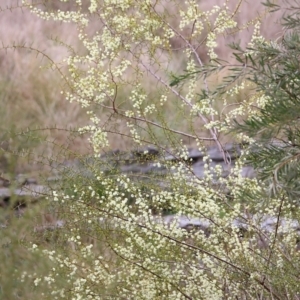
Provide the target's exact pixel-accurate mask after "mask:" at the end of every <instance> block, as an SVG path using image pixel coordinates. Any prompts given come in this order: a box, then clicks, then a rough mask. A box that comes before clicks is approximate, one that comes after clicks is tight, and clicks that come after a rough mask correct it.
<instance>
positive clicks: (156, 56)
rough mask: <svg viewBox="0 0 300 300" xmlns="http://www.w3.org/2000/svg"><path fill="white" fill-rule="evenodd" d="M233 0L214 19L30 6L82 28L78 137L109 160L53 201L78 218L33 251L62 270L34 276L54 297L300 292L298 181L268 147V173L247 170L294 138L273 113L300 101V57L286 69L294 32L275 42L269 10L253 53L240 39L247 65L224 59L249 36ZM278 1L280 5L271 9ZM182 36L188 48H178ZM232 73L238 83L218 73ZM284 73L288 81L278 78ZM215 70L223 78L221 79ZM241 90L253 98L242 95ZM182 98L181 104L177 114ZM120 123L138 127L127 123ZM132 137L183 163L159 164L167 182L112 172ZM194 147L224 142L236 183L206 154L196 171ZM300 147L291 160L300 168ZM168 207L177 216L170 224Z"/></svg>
mask: <svg viewBox="0 0 300 300" xmlns="http://www.w3.org/2000/svg"><path fill="white" fill-rule="evenodd" d="M227 2H228V1H226V2H224V4H223V5H222V6H215V7H213V8H212V9H210V10H208V11H202V10H201V6H200V4H199V3H198V2H197V1H186V2H182V1H162V0H157V1H145V0H143V1H130V0H123V1H114V0H103V1H95V0H91V1H90V5H89V7H88V11H86V9H85V8H83V7H82V3H81V1H80V0H77V1H76V9H75V10H72V11H71V10H70V11H52V12H49V11H45V10H43V9H42V8H40V7H39V6H38V5H31V11H32V12H33V13H34V14H36V15H38V16H40V17H41V18H43V19H45V20H49V19H54V20H57V21H60V22H73V23H75V24H76V25H77V26H78V37H79V39H80V41H81V42H82V45H83V46H84V50H83V51H82V53H81V52H78V53H76V52H74V53H71V54H70V56H69V57H67V58H66V59H65V60H64V61H63V63H64V64H65V65H66V66H67V67H68V73H67V74H65V75H63V80H64V81H65V83H66V86H67V87H68V88H67V89H66V90H65V91H63V93H64V94H65V96H66V99H67V100H69V101H71V102H72V101H76V102H79V103H80V104H81V105H82V107H83V108H86V109H87V110H88V114H89V115H90V124H87V126H85V127H83V128H80V129H79V131H80V132H81V133H89V134H90V140H89V141H90V144H91V146H92V148H93V151H94V159H95V160H94V161H97V159H98V164H94V165H93V164H91V165H89V171H90V173H91V176H87V177H85V176H83V175H82V176H80V175H79V176H73V174H69V178H68V180H67V182H66V183H64V187H63V189H57V191H54V192H53V194H52V195H51V197H50V198H49V200H50V201H52V202H53V203H54V204H53V205H57V206H58V207H59V209H60V210H61V211H62V213H63V215H64V218H65V226H64V228H62V229H61V231H60V239H59V240H58V242H57V244H56V249H55V250H53V249H51V250H49V249H43V248H42V247H40V246H36V245H35V244H34V245H33V246H32V251H33V252H38V253H40V252H42V253H44V254H45V256H46V257H48V258H49V259H50V261H51V262H52V263H53V265H54V267H53V269H52V270H51V271H50V272H49V274H48V276H47V277H43V278H40V277H38V275H36V277H35V279H34V281H33V282H32V284H33V286H36V287H37V288H39V287H43V288H44V289H46V290H47V289H48V290H49V293H48V295H49V299H50V298H51V299H296V298H297V297H298V295H299V287H298V280H299V272H298V270H299V255H298V252H297V247H296V241H297V238H298V236H297V232H295V231H294V230H293V226H294V223H295V220H297V219H298V218H299V212H298V210H299V209H298V206H296V204H295V202H294V201H295V195H293V197H291V196H290V193H289V192H288V189H287V188H286V187H287V185H285V186H284V188H283V187H282V186H281V183H282V182H283V180H282V178H286V173H288V172H287V169H285V170H284V172H283V173H282V172H281V173H280V171H281V170H282V167H281V166H277V167H276V168H275V169H274V168H273V169H272V166H274V164H273V162H274V160H273V161H272V159H273V158H274V155H273V154H274V153H270V152H269V154H270V156H269V157H267V155H266V154H265V156H264V160H265V163H266V164H267V165H268V166H269V173H268V174H267V176H266V174H265V173H264V172H262V173H263V174H262V175H263V177H262V179H260V177H258V178H256V179H249V178H244V177H242V175H241V169H242V167H243V165H244V164H245V163H246V162H247V160H248V161H250V162H252V163H254V164H255V163H257V165H258V166H259V167H260V169H258V174H260V171H264V167H263V164H262V162H263V161H262V160H259V159H258V158H257V154H256V153H266V152H263V151H266V150H265V148H264V146H265V145H266V144H267V143H269V142H270V140H272V139H275V138H276V139H280V138H281V140H283V141H284V142H285V140H284V138H282V135H283V134H284V132H286V131H287V129H288V128H287V127H284V126H283V127H282V122H281V121H280V120H281V119H280V114H278V117H277V116H276V118H275V115H274V114H272V115H268V114H267V113H268V111H269V110H270V109H271V108H272V112H275V111H276V105H277V104H278V103H280V104H282V106H283V105H285V106H284V107H289V105H290V104H292V103H293V104H295V105H296V104H298V103H297V100H298V98H297V96H296V95H295V96H291V89H293V88H295V87H296V86H298V85H297V82H298V77H297V76H296V75H295V76H296V77H295V78H294V77H293V80H292V79H290V80H291V81H289V80H287V79H286V78H287V77H285V76H286V75H287V74H289V73H288V71H287V70H289V71H290V70H291V69H288V66H289V65H288V64H289V63H290V65H293V66H295V65H296V60H294V61H288V60H285V61H284V62H282V56H281V55H282V53H285V51H287V52H288V51H290V50H293V49H292V47H291V46H292V44H291V42H290V43H289V42H288V41H289V36H284V37H283V39H282V41H281V40H279V41H277V42H268V41H266V40H265V39H264V38H263V37H261V36H260V34H259V24H260V17H259V16H258V17H257V18H256V19H254V20H252V22H250V23H249V24H248V26H251V25H255V31H254V34H253V37H252V39H251V41H249V47H248V48H247V49H245V50H243V49H241V48H239V47H238V46H237V45H235V46H234V50H233V52H234V54H235V59H236V61H235V62H232V63H231V64H229V63H228V64H226V63H224V62H222V61H219V60H218V55H217V53H216V51H215V48H216V47H217V45H218V43H217V41H218V37H219V36H222V35H224V34H225V35H226V34H230V33H231V32H234V31H236V30H239V27H238V24H237V23H236V21H235V18H236V15H237V14H238V10H239V7H240V5H241V4H242V2H243V1H242V0H241V1H238V2H237V3H236V6H235V7H234V9H229V8H228V6H227V4H228V3H227ZM274 5H275V4H271V3H269V4H268V6H269V8H270V9H274V7H275V8H276V5H275V6H274ZM287 20H288V21H290V19H287ZM91 22H97V24H98V28H97V31H92V30H90V28H89V24H90V23H91ZM295 36H296V33H295ZM292 37H293V36H292ZM293 38H294V44H293V45H294V47H296V46H295V45H296V41H297V38H295V37H293ZM178 39H179V40H180V41H181V43H182V46H181V47H180V49H176V48H174V47H173V46H172V42H174V41H175V40H178ZM286 43H287V44H288V45H289V46H288V47H287V46H286V45H287V44H286ZM200 47H205V49H206V51H207V55H208V57H209V62H207V63H204V62H203V61H202V59H201V54H200V51H199V48H200ZM294 51H296V50H295V49H294ZM288 53H290V52H288ZM294 57H296V54H295V56H294ZM285 58H287V57H285ZM268 59H270V60H271V62H272V63H268ZM286 61H287V64H286V65H285V64H284V63H286ZM176 62H179V64H180V65H179V66H178V65H176ZM292 62H293V63H294V64H292ZM265 65H266V66H268V70H266V69H264V66H265ZM53 67H58V65H53ZM276 68H277V69H276ZM222 70H225V71H226V73H225V75H222V74H224V73H219V72H221V71H222ZM272 70H274V73H272ZM283 70H285V73H281V75H282V76H281V77H280V74H279V73H276V76H272V75H273V74H275V72H277V71H283ZM294 71H295V70H294ZM216 72H217V73H218V74H221V75H220V76H222V78H221V79H222V80H221V82H222V84H219V85H216V83H212V82H211V80H212V78H214V77H213V76H215V75H214V74H215V73H216ZM294 74H295V73H294ZM283 75H285V76H283ZM267 79H269V81H268V80H267ZM284 80H287V81H284ZM153 86H155V89H153ZM278 88H279V91H281V93H280V94H278ZM241 91H242V92H243V93H244V94H240V93H241ZM271 91H272V92H271ZM238 95H242V96H241V97H243V98H242V99H240V100H236V99H238ZM292 95H293V94H292ZM279 96H280V97H283V96H285V98H284V99H285V103H282V102H280V101H279V100H278V101H276V99H277V97H279ZM280 99H281V98H280ZM169 102H172V103H173V106H172V107H174V108H175V107H177V108H178V110H177V111H170V110H169V108H170V106H169V105H168V103H169ZM277 108H278V107H277ZM168 114H178V115H179V116H180V118H181V121H182V122H183V123H187V124H188V128H189V130H188V131H187V130H185V131H183V130H181V124H178V123H176V122H170V123H168V122H167V121H166V120H170V118H167V116H168ZM266 116H268V117H269V119H266ZM272 117H274V118H275V120H274V119H272ZM245 119H246V121H245V122H244V121H243V120H245ZM119 120H125V123H122V124H126V126H127V127H126V128H120V127H119V126H118V121H119ZM233 120H235V121H236V122H233ZM277 121H278V122H277ZM296 121H297V120H295V124H296ZM276 122H277V123H276ZM236 124H238V125H236ZM247 126H248V127H247ZM251 126H252V127H251ZM255 126H256V127H255ZM278 126H279V127H278ZM265 128H266V130H265ZM251 129H252V130H251ZM276 129H277V130H276ZM233 130H235V132H237V133H236V134H235V136H234V137H233V138H234V139H235V142H239V143H245V142H246V143H247V144H250V145H255V147H254V148H255V149H256V148H257V147H258V148H259V150H257V151H258V152H253V151H252V150H251V148H250V149H249V148H247V147H244V148H243V149H242V155H241V157H240V159H239V160H238V161H237V163H236V164H235V166H231V162H230V160H231V158H230V155H229V153H228V152H227V151H226V149H225V147H224V143H223V142H222V141H223V140H224V134H225V133H227V132H229V131H233ZM265 131H267V133H268V134H267V135H264V132H265ZM292 133H294V135H293V139H292V140H290V142H291V143H293V141H297V138H298V131H297V130H296V131H292ZM123 137H124V139H125V138H126V139H129V140H131V141H132V145H134V146H136V147H139V149H146V148H145V147H146V146H147V145H155V146H156V147H157V148H158V149H159V150H161V151H166V152H168V153H169V154H171V155H173V156H175V157H176V158H177V163H171V162H169V161H161V162H158V164H157V167H158V168H159V167H161V166H163V167H164V168H167V169H168V170H169V173H168V174H169V175H168V176H164V177H163V178H161V179H160V180H159V181H156V180H155V179H156V178H157V176H158V175H157V174H154V175H153V178H151V176H149V177H150V179H149V178H148V180H146V181H145V180H143V179H142V178H141V177H140V178H135V176H125V175H124V174H119V173H118V172H117V171H116V170H114V169H112V170H109V171H108V172H107V171H103V169H101V167H100V166H101V165H102V164H105V161H103V162H101V156H100V154H101V153H102V152H103V151H105V150H107V149H108V148H109V144H110V140H111V139H113V138H123ZM187 141H192V142H193V143H194V144H195V145H197V147H198V148H199V150H201V151H204V152H205V151H206V146H207V145H208V142H213V143H215V144H216V145H217V146H218V149H219V151H220V153H222V156H223V161H224V167H223V168H224V169H226V170H228V171H229V173H230V175H229V176H227V177H226V178H223V177H222V176H221V174H222V172H223V170H222V167H217V168H214V166H213V164H212V160H211V158H210V156H209V155H205V156H204V159H203V160H204V166H205V177H204V178H198V177H197V176H196V175H195V174H194V173H193V170H192V169H191V167H190V165H189V161H188V149H187V147H186V146H185V144H186V142H187ZM295 143H296V142H295ZM293 145H294V144H293ZM295 145H298V144H297V143H296V144H295ZM270 147H275V146H270ZM280 147H281V146H280ZM280 147H277V148H276V149H275V148H274V149H275V150H274V152H276V151H280V149H282V148H280ZM261 149H262V150H261ZM272 149H273V148H272ZM297 149H298V148H295V146H294V148H293V149H292V150H293V151H292V150H291V151H290V152H289V154H290V157H289V162H290V161H292V162H293V163H294V165H296V163H297V157H298V156H297V155H298V154H297V153H296V151H297ZM251 151H252V152H251ZM253 153H254V154H253ZM285 153H286V152H285ZM295 153H296V154H295ZM251 155H252V156H253V155H254V157H255V159H252V160H251V157H252V156H251ZM274 159H275V161H276V157H275V158H274ZM268 160H269V161H270V162H271V163H269V164H268V163H267V162H266V161H268ZM99 161H100V163H99ZM278 164H280V162H278ZM284 165H285V166H288V162H287V163H285V164H284ZM295 169H296V170H298V169H297V166H295ZM274 170H275V171H274ZM279 170H280V171H279ZM279 173H280V176H277V174H279ZM273 175H274V176H275V179H276V180H275V181H274V180H273V181H272V184H273V185H271V186H272V187H274V184H275V185H276V188H273V193H269V192H268V188H269V187H270V184H269V181H268V180H270V179H272V176H273ZM265 179H267V180H265ZM288 180H289V182H291V181H292V180H293V178H289V179H288ZM162 183H163V186H164V188H162ZM70 191H71V192H70ZM166 211H169V212H175V213H176V215H177V217H174V219H173V221H172V222H169V223H166V222H165V218H164V215H163V214H164V212H166ZM181 215H184V216H187V217H188V218H198V219H201V220H204V221H206V222H208V223H209V232H205V231H202V230H197V229H196V228H193V229H191V230H186V229H183V228H181V227H180V226H178V218H179V217H180V216H181ZM265 217H270V218H275V223H274V227H273V229H272V230H269V231H268V232H267V231H265V230H263V229H262V227H261V226H260V224H261V222H262V221H263V220H264V218H265ZM62 277H63V278H64V285H63V286H61V285H60V284H59V283H60V280H61V278H62ZM45 297H47V296H45Z"/></svg>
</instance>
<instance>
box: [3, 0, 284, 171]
mask: <svg viewBox="0 0 300 300" xmlns="http://www.w3.org/2000/svg"><path fill="white" fill-rule="evenodd" d="M223 2H224V0H214V1H201V7H202V8H203V10H207V9H210V8H211V7H212V6H214V5H222V4H223ZM46 3H48V2H46ZM237 3H238V0H233V1H229V6H230V8H232V9H233V10H235V8H236V7H237ZM18 4H20V2H18V1H14V0H2V1H1V8H2V9H3V11H1V12H0V15H1V18H0V40H1V43H2V45H3V47H2V50H1V51H0V67H1V74H0V96H1V98H0V99H1V101H0V114H1V119H0V139H1V140H0V145H1V148H2V152H3V153H4V154H3V153H2V157H3V155H4V156H5V159H6V161H7V160H8V161H10V160H12V159H13V160H15V158H16V156H15V155H12V154H11V153H10V152H9V151H7V150H8V149H11V150H15V151H17V152H18V151H20V150H22V149H25V148H31V149H34V151H35V153H36V156H38V155H40V154H41V153H42V154H43V155H45V156H51V155H53V154H54V152H55V151H54V148H55V147H53V145H54V144H56V145H63V147H64V148H68V150H70V151H74V152H76V153H79V154H84V153H88V152H89V151H90V150H89V149H88V147H87V142H86V139H85V138H84V137H76V138H71V139H70V132H69V131H68V130H55V129H53V128H55V127H57V128H65V129H70V128H76V127H80V126H81V125H83V124H86V123H87V122H88V118H87V116H86V114H85V112H84V111H83V110H82V109H81V108H80V107H79V105H77V104H70V103H67V102H66V101H65V99H64V97H63V95H61V94H60V91H61V90H62V89H63V82H62V81H61V78H60V76H59V74H58V72H57V71H53V70H45V69H42V70H41V69H40V65H43V66H46V65H47V63H48V62H49V61H47V58H46V57H45V56H43V55H42V54H41V53H39V52H36V51H30V50H29V49H28V48H26V47H31V48H34V49H38V50H40V51H42V52H43V53H44V54H45V55H47V56H48V57H50V58H51V59H52V60H53V61H54V62H60V61H61V60H62V59H63V58H64V57H65V56H66V55H67V49H66V48H65V47H64V46H62V45H61V44H59V43H57V42H55V41H54V39H56V38H57V39H59V40H61V41H63V42H64V43H66V44H68V45H72V46H73V47H74V48H75V49H76V50H77V51H80V50H81V46H80V44H79V42H78V39H77V31H76V28H75V26H73V25H72V24H60V23H55V22H51V21H48V22H45V21H43V20H40V19H39V18H37V17H36V16H35V15H33V14H31V13H30V12H29V11H27V10H26V9H20V8H17V6H18ZM86 4H88V1H86ZM6 7H8V8H13V7H16V8H15V9H5V8H6ZM57 8H61V9H70V8H71V6H70V4H65V6H63V4H61V3H60V2H59V1H58V0H52V1H50V2H49V3H48V4H47V8H46V9H57ZM166 8H167V9H168V10H169V11H170V13H171V14H172V13H174V12H172V8H171V7H168V6H166V7H165V8H163V7H162V8H161V9H166ZM263 10H264V7H263V6H262V5H261V4H260V0H255V1H250V0H249V1H246V2H243V4H242V5H241V6H240V7H239V11H240V12H239V13H237V15H236V18H237V21H238V23H239V27H240V28H243V27H244V26H245V25H246V24H247V22H249V21H250V20H253V19H254V18H255V17H256V16H257V13H258V12H259V11H263ZM277 19H278V14H277V15H276V14H275V15H273V16H272V17H269V18H267V19H266V20H265V22H264V23H263V26H262V32H263V34H264V35H265V36H266V37H267V38H276V37H277V36H278V35H279V34H280V27H279V26H278V25H276V24H275V22H276V21H277ZM176 22H177V19H176V18H174V25H175V24H176ZM270 24H271V25H270ZM94 26H95V28H96V26H97V23H94ZM91 30H94V28H91ZM252 31H253V28H252V27H251V26H250V27H249V28H248V29H247V30H243V31H241V32H236V33H234V34H232V35H230V36H229V37H226V38H220V39H219V47H218V50H217V52H218V54H219V55H220V57H222V58H224V59H230V57H229V55H230V51H229V50H228V48H227V47H226V45H227V44H228V43H229V42H231V41H232V40H240V41H241V44H242V45H245V44H246V42H247V41H249V38H250V36H251V34H252ZM171 44H172V47H173V48H174V53H177V54H176V57H175V58H174V59H173V60H172V61H171V64H170V65H169V68H170V69H171V70H172V71H174V72H180V71H182V69H183V68H184V65H185V61H184V59H183V58H182V57H181V54H180V53H181V51H182V49H181V47H182V44H181V42H180V41H179V40H178V39H176V38H174V39H173V40H171ZM13 45H19V46H20V45H24V46H26V47H25V48H17V49H14V48H11V46H13ZM6 47H7V48H6ZM198 51H199V53H200V56H201V58H202V59H203V61H206V59H207V56H206V49H205V47H199V50H198ZM146 80H148V79H146ZM213 80H215V81H218V78H214V79H213ZM149 85H151V86H153V88H152V89H153V90H152V91H151V94H152V95H153V96H152V97H153V98H154V97H155V94H156V91H155V88H156V85H153V84H152V83H151V81H149ZM124 99H126V90H124V92H123V95H121V99H120V101H123V100H124ZM175 102H176V101H171V102H169V103H167V104H166V105H165V106H164V107H163V109H164V111H165V113H164V114H163V115H164V117H166V118H167V123H168V122H169V123H170V124H171V125H172V127H173V128H175V129H185V130H189V127H191V124H190V123H188V121H185V118H182V113H180V112H176V111H177V108H176V105H175V106H174V104H173V103H175ZM104 117H106V118H109V117H110V115H109V114H106V115H105V116H104ZM104 120H105V118H104ZM192 125H193V126H196V127H197V126H198V127H199V126H201V124H200V123H199V124H197V122H196V123H194V124H192ZM113 126H114V128H111V131H121V132H122V133H124V134H126V133H127V129H126V126H125V122H124V120H122V119H118V118H116V119H115V121H114V125H113ZM28 127H30V128H31V129H34V128H49V129H50V128H52V130H37V131H34V134H33V135H34V141H35V142H34V143H33V144H32V145H29V143H28V142H27V140H28V138H27V136H24V135H15V133H16V132H19V131H24V130H25V129H26V128H28ZM16 137H18V138H16ZM162 138H163V137H162ZM45 139H47V140H48V141H49V142H50V143H46V144H45V143H44V141H45ZM24 141H26V142H24ZM110 142H111V147H112V148H123V149H124V148H128V147H130V143H131V142H130V141H129V140H126V139H125V138H116V136H115V135H114V134H112V135H111V136H110ZM185 142H187V143H188V142H189V141H188V140H187V141H185ZM1 148H0V151H1ZM58 148H60V146H58ZM0 154H1V153H0ZM0 156H1V155H0ZM5 159H4V160H5ZM4 165H5V164H2V168H4ZM25 165H26V162H25V161H24V160H22V159H19V160H18V166H19V169H18V168H17V169H16V168H14V171H24V170H25V169H26V168H25V167H24V166H25ZM20 166H21V167H20ZM0 167H1V165H0ZM24 168H25V169H24Z"/></svg>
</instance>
